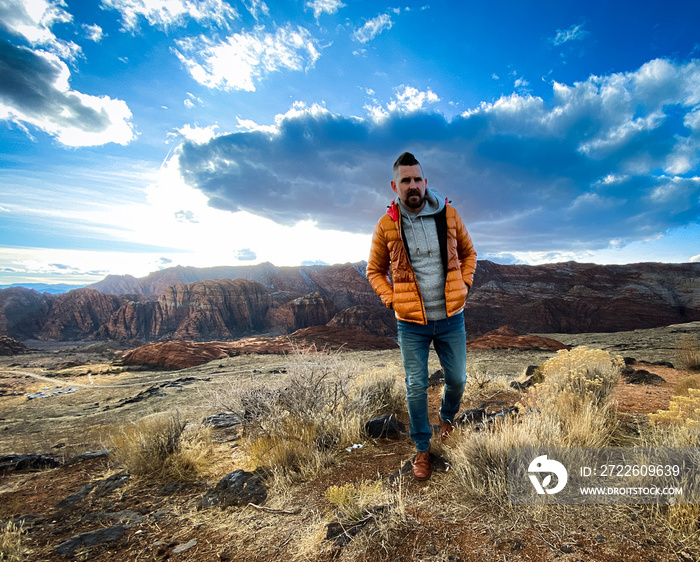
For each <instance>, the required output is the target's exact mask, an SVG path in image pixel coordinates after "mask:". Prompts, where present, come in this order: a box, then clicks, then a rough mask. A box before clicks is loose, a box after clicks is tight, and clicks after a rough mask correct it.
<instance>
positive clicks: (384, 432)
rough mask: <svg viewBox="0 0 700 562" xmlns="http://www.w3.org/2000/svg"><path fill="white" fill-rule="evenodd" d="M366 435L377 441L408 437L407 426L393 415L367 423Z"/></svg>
mask: <svg viewBox="0 0 700 562" xmlns="http://www.w3.org/2000/svg"><path fill="white" fill-rule="evenodd" d="M365 433H367V435H368V436H369V437H373V438H375V439H378V438H382V437H383V438H385V439H401V438H402V437H403V436H404V435H406V425H405V424H404V423H402V422H400V421H399V420H397V419H396V418H395V417H394V415H393V414H383V415H381V416H378V417H376V418H372V419H371V420H369V421H368V422H367V423H365Z"/></svg>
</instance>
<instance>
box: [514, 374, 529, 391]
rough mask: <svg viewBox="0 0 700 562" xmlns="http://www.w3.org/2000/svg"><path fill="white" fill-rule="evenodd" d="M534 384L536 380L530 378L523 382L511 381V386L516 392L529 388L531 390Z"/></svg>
mask: <svg viewBox="0 0 700 562" xmlns="http://www.w3.org/2000/svg"><path fill="white" fill-rule="evenodd" d="M534 384H535V378H534V377H530V378H528V379H525V380H524V381H523V382H518V381H511V383H510V386H511V388H514V389H515V390H527V389H528V388H530V387H531V386H532V385H534Z"/></svg>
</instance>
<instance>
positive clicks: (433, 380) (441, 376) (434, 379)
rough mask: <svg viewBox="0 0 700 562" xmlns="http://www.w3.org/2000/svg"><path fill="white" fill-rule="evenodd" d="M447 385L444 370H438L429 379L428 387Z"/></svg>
mask: <svg viewBox="0 0 700 562" xmlns="http://www.w3.org/2000/svg"><path fill="white" fill-rule="evenodd" d="M444 383H445V373H443V371H442V369H438V370H437V371H435V372H434V373H433V374H432V375H430V376H429V377H428V386H438V385H440V384H444Z"/></svg>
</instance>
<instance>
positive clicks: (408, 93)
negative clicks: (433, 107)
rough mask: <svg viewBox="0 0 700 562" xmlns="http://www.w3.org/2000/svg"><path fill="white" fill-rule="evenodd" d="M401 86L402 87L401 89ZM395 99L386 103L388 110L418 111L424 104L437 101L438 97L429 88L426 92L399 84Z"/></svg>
mask: <svg viewBox="0 0 700 562" xmlns="http://www.w3.org/2000/svg"><path fill="white" fill-rule="evenodd" d="M401 88H403V89H401ZM395 97H396V99H395V100H394V101H392V102H390V103H389V104H388V106H387V107H388V109H389V111H418V110H420V109H423V108H424V107H425V106H426V104H430V103H437V102H438V101H440V98H439V97H438V96H437V94H436V93H435V92H433V91H432V90H431V89H430V88H428V90H427V91H426V92H421V91H420V90H418V89H416V88H413V87H412V86H405V85H404V86H400V87H399V88H398V89H397V90H396V96H395Z"/></svg>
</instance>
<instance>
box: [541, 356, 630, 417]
mask: <svg viewBox="0 0 700 562" xmlns="http://www.w3.org/2000/svg"><path fill="white" fill-rule="evenodd" d="M623 364H624V361H623V359H622V357H619V356H618V357H611V356H610V354H609V353H608V352H607V351H603V350H602V349H589V348H587V347H585V346H581V347H576V348H574V349H572V350H570V351H569V350H565V349H563V350H560V351H558V352H557V355H556V356H555V357H552V358H551V359H549V360H547V361H546V362H545V363H544V364H543V365H542V369H541V370H542V376H543V378H544V381H543V382H542V383H541V384H540V385H538V386H537V387H535V388H536V389H537V392H538V393H540V394H544V395H549V396H550V397H554V396H557V395H558V394H559V393H560V392H567V393H571V394H573V395H574V396H577V397H579V398H582V399H591V400H592V401H593V402H594V404H602V403H604V402H605V401H607V399H608V398H609V397H610V394H611V393H612V391H613V390H614V388H615V386H616V385H617V382H618V380H619V378H620V370H621V368H622V366H623Z"/></svg>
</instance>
